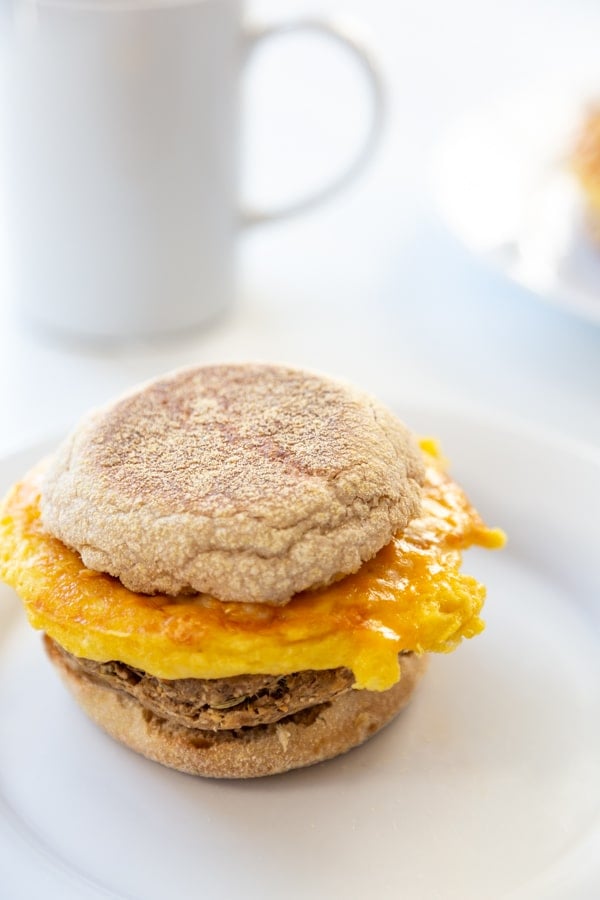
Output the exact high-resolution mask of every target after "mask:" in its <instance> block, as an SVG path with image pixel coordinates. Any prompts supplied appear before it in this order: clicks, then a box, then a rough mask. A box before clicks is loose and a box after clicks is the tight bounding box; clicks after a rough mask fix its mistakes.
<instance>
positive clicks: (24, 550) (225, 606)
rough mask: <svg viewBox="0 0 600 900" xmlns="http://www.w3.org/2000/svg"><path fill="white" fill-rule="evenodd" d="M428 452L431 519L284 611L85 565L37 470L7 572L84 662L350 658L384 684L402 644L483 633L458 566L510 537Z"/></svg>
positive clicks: (33, 615)
mask: <svg viewBox="0 0 600 900" xmlns="http://www.w3.org/2000/svg"><path fill="white" fill-rule="evenodd" d="M422 449H423V453H424V457H425V462H426V481H425V485H424V494H423V506H422V511H421V515H420V516H419V518H417V519H414V520H413V521H412V522H411V523H410V524H409V526H408V527H407V528H406V529H405V530H404V531H403V532H402V533H401V534H398V535H396V536H395V537H394V538H393V540H392V541H391V542H390V543H389V544H388V545H387V546H385V547H384V548H383V549H382V550H380V551H379V553H378V554H377V555H376V556H375V557H374V558H373V559H371V560H370V561H368V562H366V563H364V564H363V565H362V566H361V568H360V569H359V571H358V572H356V573H355V574H353V575H347V576H345V577H343V578H340V580H338V581H336V582H334V583H333V584H331V585H329V586H328V587H323V588H319V589H317V590H313V591H305V592H303V593H301V594H297V595H296V596H294V597H293V598H292V599H291V600H290V602H289V603H288V604H286V605H285V606H278V607H270V606H266V605H264V604H260V605H259V604H248V603H231V602H229V603H223V602H220V601H219V600H216V599H214V598H213V597H210V596H207V595H194V596H182V597H167V596H164V595H155V596H148V595H145V594H136V593H133V592H132V591H129V590H127V588H125V587H124V586H123V585H122V584H120V582H119V581H118V580H116V579H115V578H112V577H111V576H109V575H106V574H103V573H99V572H93V571H91V570H90V569H87V568H86V567H85V566H84V565H83V563H82V561H81V559H80V557H79V556H78V554H77V553H75V552H73V551H72V550H70V549H68V548H67V547H65V545H64V544H62V543H61V542H60V541H58V540H56V539H55V538H53V537H51V536H50V535H49V534H48V533H46V532H45V531H44V528H43V525H42V522H41V519H40V510H39V499H40V474H39V473H36V472H34V473H32V474H30V475H29V476H28V477H27V478H26V479H25V480H24V481H22V482H21V483H19V484H18V485H16V486H15V487H14V488H13V490H12V491H11V493H10V494H9V496H8V497H7V499H6V500H5V502H4V506H3V508H2V511H1V514H0V577H1V578H2V579H3V580H5V581H6V582H8V583H9V584H11V585H12V586H13V587H14V588H15V589H16V591H17V593H18V594H19V595H20V596H21V598H22V600H23V602H24V605H25V609H26V611H27V615H28V617H29V620H30V622H31V624H32V625H33V626H34V627H35V628H40V629H43V630H44V631H46V632H47V634H49V635H50V637H52V638H53V639H54V640H56V641H57V642H58V643H59V644H60V645H61V646H62V647H64V648H65V649H66V650H68V651H69V652H70V653H73V654H75V655H76V656H79V657H84V658H87V659H92V660H97V661H107V660H113V659H114V660H120V661H122V662H125V663H127V664H128V665H130V666H134V667H136V668H139V669H143V670H144V671H145V672H148V673H149V674H151V675H154V676H156V677H159V678H169V679H172V678H224V677H228V676H232V675H247V674H260V673H263V674H276V675H278V674H281V675H284V674H289V673H291V672H297V671H302V670H306V669H331V668H336V667H338V666H346V667H348V668H349V669H351V670H352V671H353V673H354V677H355V679H356V683H355V687H357V688H366V689H369V690H386V689H387V688H389V687H391V686H392V685H393V684H394V683H395V682H396V681H397V680H398V678H399V666H398V654H399V653H400V652H402V651H405V652H406V651H414V652H416V653H426V652H448V651H450V650H453V649H454V648H455V647H456V646H457V644H458V643H459V642H460V641H461V639H462V638H470V637H473V636H474V635H476V634H478V633H479V632H480V631H482V629H483V627H484V626H483V622H482V620H481V618H480V617H479V613H480V611H481V607H482V605H483V601H484V597H485V588H484V587H483V585H481V584H480V583H479V582H477V581H476V580H475V579H474V578H472V577H470V576H468V575H464V574H462V573H461V572H460V564H461V551H462V550H463V549H465V548H467V547H469V546H471V545H473V544H478V545H480V546H483V547H487V548H496V547H500V546H502V544H503V543H504V536H503V534H502V532H501V531H499V530H494V529H488V528H487V527H486V526H485V525H484V523H483V522H482V520H481V518H480V517H479V515H478V514H477V512H476V511H475V509H474V508H473V506H472V505H471V504H470V503H469V501H468V500H467V498H466V496H465V494H464V492H463V491H462V490H461V488H460V487H459V486H458V485H457V484H456V483H455V482H454V481H453V480H452V479H451V478H450V477H449V476H448V475H447V473H446V472H445V468H444V465H443V462H442V460H441V458H440V456H439V453H438V452H437V448H436V447H435V445H434V443H433V442H431V441H423V442H422Z"/></svg>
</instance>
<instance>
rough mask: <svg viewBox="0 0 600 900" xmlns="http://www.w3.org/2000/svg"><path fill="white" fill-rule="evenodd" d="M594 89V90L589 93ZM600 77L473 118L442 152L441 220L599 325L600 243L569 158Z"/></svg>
mask: <svg viewBox="0 0 600 900" xmlns="http://www.w3.org/2000/svg"><path fill="white" fill-rule="evenodd" d="M590 85H591V87H590ZM599 97H600V77H599V78H597V79H595V80H594V79H591V78H590V77H589V76H588V77H586V78H581V79H579V81H578V82H577V83H576V84H575V83H573V84H572V85H571V86H565V84H564V83H562V84H560V85H556V84H551V83H547V82H546V83H545V84H544V85H542V86H541V87H539V86H536V87H533V88H531V89H529V90H526V91H523V92H521V93H519V94H518V95H516V96H513V97H509V98H508V99H505V100H503V101H502V102H498V103H496V104H493V105H491V106H490V107H488V108H486V109H485V110H482V111H479V112H475V113H472V114H471V115H468V116H466V117H465V118H464V119H463V120H462V121H461V122H459V123H458V124H457V126H456V127H455V128H454V129H453V131H452V132H451V133H450V134H449V135H448V136H447V138H446V139H445V140H444V141H443V143H442V145H441V147H440V148H439V150H438V151H437V152H436V154H435V158H434V166H433V175H434V193H435V195H436V199H437V202H438V205H439V208H440V211H441V214H442V216H443V217H444V219H445V220H446V222H447V223H448V225H449V227H450V228H451V230H452V231H453V232H454V233H455V234H456V236H457V237H458V238H459V239H460V240H461V241H462V243H464V244H465V245H466V247H468V249H469V250H471V251H472V252H473V253H475V254H476V255H478V256H479V257H481V258H482V259H484V260H486V261H487V262H489V263H491V264H493V265H494V266H495V267H497V268H499V269H500V270H502V271H503V272H504V273H505V274H506V275H508V276H509V277H510V278H512V279H513V280H514V281H516V282H518V283H519V284H521V285H522V286H523V287H525V288H527V289H528V290H530V291H533V292H534V293H535V294H536V295H537V296H539V297H540V298H542V299H543V300H546V301H547V302H549V303H552V304H554V305H556V306H560V307H561V308H562V309H565V310H567V311H568V312H570V313H573V314H575V315H577V316H580V317H581V318H584V319H586V320H588V321H591V322H595V323H598V324H600V246H598V245H597V244H595V243H594V242H593V241H592V240H591V239H590V237H589V233H588V230H587V228H586V225H585V215H584V204H583V200H582V196H581V193H580V191H579V188H578V185H577V184H576V182H575V179H574V178H573V176H572V175H571V174H570V173H569V171H568V166H567V164H566V159H567V156H568V152H569V148H570V146H571V145H572V143H573V139H574V134H575V133H576V129H577V128H578V127H580V125H581V120H582V117H583V115H584V112H585V109H586V107H587V106H588V105H589V103H590V100H597V99H598V98H599Z"/></svg>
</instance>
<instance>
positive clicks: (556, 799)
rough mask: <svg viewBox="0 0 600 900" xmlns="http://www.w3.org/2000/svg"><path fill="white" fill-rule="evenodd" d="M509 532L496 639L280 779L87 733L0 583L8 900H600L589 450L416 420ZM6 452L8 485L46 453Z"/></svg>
mask: <svg viewBox="0 0 600 900" xmlns="http://www.w3.org/2000/svg"><path fill="white" fill-rule="evenodd" d="M406 416H407V418H408V419H409V421H411V422H412V424H413V425H414V426H416V427H417V428H418V429H421V430H422V431H426V432H429V433H435V434H438V435H439V436H440V437H441V438H442V439H443V444H444V447H445V449H446V451H447V453H448V455H449V456H450V457H451V458H452V459H453V460H454V463H455V464H454V467H453V470H454V471H455V473H456V474H457V476H458V477H459V478H460V479H461V480H462V481H463V483H464V484H465V485H466V486H467V487H468V489H469V492H470V493H471V495H472V497H473V499H474V500H475V501H476V502H477V503H478V504H479V506H480V508H481V509H482V511H483V512H484V513H485V515H486V517H487V519H488V521H489V522H490V523H493V524H498V525H502V526H503V527H504V528H505V529H506V530H507V531H508V533H509V535H510V543H509V545H508V547H507V548H506V550H505V551H503V552H501V553H496V554H494V553H486V552H483V551H473V552H470V553H469V554H468V555H467V559H466V566H465V568H466V570H467V571H470V572H472V573H474V574H476V575H477V576H479V577H480V578H482V579H484V580H485V581H486V583H487V584H488V587H489V596H488V602H487V605H486V619H487V623H488V627H487V630H486V631H485V633H484V634H483V635H482V636H481V637H480V638H478V639H476V640H474V641H472V642H468V643H466V644H464V645H463V646H462V647H461V648H460V649H459V650H458V651H457V652H456V653H455V654H453V655H451V656H448V657H439V658H435V659H434V660H433V663H432V666H431V669H430V672H429V674H428V677H427V678H426V679H425V681H424V682H423V684H422V685H421V686H420V689H419V691H418V693H417V695H416V696H415V698H414V702H413V703H412V704H411V705H410V707H409V708H408V709H407V710H406V711H405V712H404V713H403V714H402V715H401V716H400V717H399V718H398V719H397V720H396V721H395V722H394V723H393V724H392V725H391V726H390V727H388V728H387V729H385V731H384V732H382V733H381V734H380V735H378V736H377V737H376V738H375V739H373V740H372V741H371V742H369V743H368V744H366V745H365V746H364V747H362V748H360V749H358V750H355V751H353V752H352V753H349V754H348V755H347V756H344V757H341V758H338V759H337V760H334V761H332V762H329V763H325V764H322V765H319V766H315V767H313V768H311V769H306V770H303V771H298V772H294V773H290V774H288V775H284V776H280V777H275V778H271V779H262V780H257V781H249V782H245V783H243V782H242V783H237V782H216V781H208V780H202V779H195V778H192V777H189V776H186V775H181V774H178V773H176V772H171V771H169V770H167V769H164V768H162V767H161V766H158V765H156V764H154V763H151V762H148V761H146V760H144V759H142V758H141V757H138V756H136V755H135V754H133V753H131V752H129V751H128V750H126V749H125V748H123V747H121V746H120V745H118V744H116V743H114V742H113V741H112V740H110V739H109V738H108V737H106V736H105V735H104V734H103V733H101V732H100V731H99V730H98V729H96V727H95V726H94V725H92V724H91V723H90V722H89V721H88V720H87V719H86V718H85V716H84V715H83V713H81V712H80V711H79V710H78V709H77V708H76V707H75V706H74V704H73V703H72V701H71V699H70V697H69V696H67V695H66V694H65V692H64V691H63V689H62V687H61V685H60V684H59V683H58V680H57V678H56V677H55V674H54V672H53V671H52V670H51V669H50V666H49V664H48V663H47V662H46V660H45V658H44V655H43V653H42V652H41V647H40V639H39V636H38V635H37V634H34V633H33V632H32V631H31V630H30V629H29V628H28V626H27V625H26V624H25V622H24V617H23V614H22V613H21V611H20V607H19V605H18V603H17V602H16V600H15V599H14V596H13V594H12V592H11V591H9V590H8V589H3V590H2V593H1V594H0V610H1V613H2V629H1V635H2V639H1V643H0V729H1V734H2V737H1V740H0V795H1V805H0V895H1V896H2V898H3V900H17V898H18V900H21V898H23V900H25V898H26V900H30V898H32V897H42V896H43V897H44V898H56V900H86V898H98V897H106V896H109V897H127V898H135V900H159V898H160V900H163V898H165V897H173V898H178V900H190V898H198V897H210V898H211V900H214V898H223V900H225V898H227V900H230V898H236V897H242V896H243V897H245V898H247V900H252V898H261V900H263V898H281V897H286V898H306V897H309V896H310V897H316V898H344V900H352V898H357V900H358V898H361V900H362V898H365V897H377V898H394V900H396V898H399V897H406V898H410V900H419V898H423V900H433V898H443V900H451V898H457V900H470V898H473V900H482V898H485V900H490V898H497V897H513V898H517V897H519V898H544V900H549V898H565V900H567V898H569V900H571V898H575V897H576V898H578V900H581V898H591V897H598V896H600V817H599V816H600V810H599V806H600V791H599V788H600V627H599V622H600V591H599V587H600V580H599V575H598V538H597V534H598V524H597V523H598V510H599V509H600V459H599V458H598V455H595V454H594V453H593V452H591V451H587V450H585V449H582V448H578V447H576V446H571V445H569V444H563V443H561V442H557V441H555V440H549V439H547V438H545V437H544V436H536V435H535V434H531V433H529V432H528V431H526V430H523V429H521V428H506V427H504V426H500V425H497V424H494V423H487V424H486V423H483V422H481V421H479V422H478V421H477V420H474V419H470V418H468V417H463V416H459V415H450V414H447V413H445V414H440V413H426V412H423V411H421V412H419V413H415V414H414V415H412V416H410V414H409V413H406ZM39 452H40V451H39V449H38V450H37V451H31V452H28V453H24V454H22V455H21V456H20V457H18V458H14V457H13V458H11V459H8V460H5V461H4V462H2V463H0V481H1V482H2V484H3V486H5V485H6V484H8V483H9V482H10V481H12V480H13V479H14V478H15V477H16V476H17V475H18V474H19V473H20V472H21V471H23V470H24V469H26V468H27V467H28V466H29V465H30V463H31V462H32V461H33V460H34V459H35V458H36V457H37V456H38V455H39Z"/></svg>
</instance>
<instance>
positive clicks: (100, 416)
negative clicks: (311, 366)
mask: <svg viewBox="0 0 600 900" xmlns="http://www.w3.org/2000/svg"><path fill="white" fill-rule="evenodd" d="M422 482H423V462H422V458H421V454H420V452H419V449H418V447H417V445H416V443H415V441H414V440H413V438H412V436H411V435H410V433H409V431H408V430H407V429H406V428H405V426H404V425H403V424H402V423H401V422H399V421H398V419H397V418H396V417H395V416H394V415H392V413H391V412H389V411H388V410H387V409H386V408H385V407H383V406H382V405H380V404H379V403H378V402H377V401H376V400H374V399H372V398H371V397H369V396H368V395H366V394H363V393H361V392H359V391H356V390H354V389H353V388H351V387H349V386H347V385H345V384H343V383H339V382H336V381H333V380H331V379H328V378H324V377H322V376H319V375H315V374H312V373H307V372H304V371H301V370H295V369H289V368H284V367H280V366H269V365H228V366H227V365H225V366H208V367H201V368H193V369H187V370H183V371H179V372H176V373H174V374H173V375H171V376H167V377H165V378H162V379H160V380H157V381H154V382H152V383H150V384H148V385H146V386H144V387H143V388H141V389H139V390H137V391H135V392H133V393H131V394H129V395H127V396H126V397H124V398H122V399H121V400H120V401H118V402H116V403H114V404H112V405H110V406H108V407H106V408H104V409H102V410H99V411H96V412H95V413H93V414H92V415H90V416H88V417H87V418H86V419H85V420H84V421H83V422H82V424H81V425H80V426H79V427H78V428H77V429H76V430H75V432H74V433H73V434H72V435H71V437H70V438H69V439H67V441H66V442H65V443H64V444H63V445H62V447H61V448H60V449H59V451H58V452H57V454H56V455H55V457H54V459H53V460H52V462H51V464H50V466H49V469H48V471H47V474H46V477H45V481H44V486H43V493H42V516H43V521H44V525H45V527H46V528H47V529H48V530H49V531H50V532H51V533H52V534H53V535H54V536H55V537H57V538H59V539H60V540H61V541H63V542H64V543H65V544H67V545H68V546H69V547H72V548H73V549H75V550H76V551H77V552H78V553H79V554H80V555H81V558H82V559H83V561H84V563H85V565H86V566H88V567H89V568H90V569H95V570H97V571H102V572H107V573H108V574H110V575H114V576H116V577H117V578H119V579H120V581H121V582H122V583H123V584H124V585H125V586H126V587H127V588H129V589H130V590H132V591H138V592H141V593H148V594H153V593H158V592H161V593H166V594H171V595H178V594H181V593H186V592H203V593H207V594H212V595H213V596H214V597H216V598H218V599H220V600H234V601H235V600H238V601H246V602H266V603H271V604H281V603H285V602H287V601H288V600H289V598H290V597H291V596H292V595H293V594H295V593H297V592H299V591H302V590H305V589H307V588H311V587H313V586H316V585H321V584H325V583H328V582H329V581H331V580H332V579H334V578H335V577H336V576H338V575H339V574H349V573H351V572H354V571H356V570H357V569H358V568H359V567H360V565H361V563H362V562H363V561H364V560H366V559H370V558H371V557H372V556H373V555H374V554H375V553H376V552H377V551H378V550H379V549H380V548H381V547H382V546H384V545H385V544H386V543H387V542H388V541H389V540H390V539H391V538H392V536H393V535H394V533H395V532H397V531H399V530H401V529H402V528H404V527H405V526H406V525H407V524H408V522H409V521H410V520H411V519H412V518H413V517H414V516H415V515H416V514H417V513H418V512H419V509H420V502H421V485H422Z"/></svg>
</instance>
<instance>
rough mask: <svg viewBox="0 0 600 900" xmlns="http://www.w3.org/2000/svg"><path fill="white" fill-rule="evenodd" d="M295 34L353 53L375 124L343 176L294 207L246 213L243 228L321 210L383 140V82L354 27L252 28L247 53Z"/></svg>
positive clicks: (299, 23) (305, 23)
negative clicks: (323, 37) (270, 40)
mask: <svg viewBox="0 0 600 900" xmlns="http://www.w3.org/2000/svg"><path fill="white" fill-rule="evenodd" d="M295 31H305V32H312V33H316V34H321V35H326V36H327V37H329V38H332V39H333V40H334V41H336V42H337V43H338V44H341V45H342V46H343V47H344V48H345V49H347V50H349V51H350V53H351V54H352V55H353V56H354V58H355V59H356V61H357V62H358V63H359V65H360V66H361V68H362V70H363V72H364V75H365V77H366V80H367V83H368V85H369V88H370V91H371V122H370V125H369V128H368V130H367V132H366V135H365V137H364V138H363V140H362V142H361V144H360V147H359V149H358V151H357V152H356V154H355V156H354V158H353V159H352V161H351V162H350V164H349V165H348V166H347V167H346V168H345V169H344V171H343V172H341V173H340V174H339V175H336V176H335V177H334V178H333V179H332V180H331V181H329V182H328V183H327V184H325V185H323V186H322V187H320V188H317V189H316V190H314V191H313V192H312V193H310V194H309V195H308V196H307V197H304V198H303V199H301V200H296V201H294V202H293V203H289V204H286V205H285V206H281V207H279V208H275V209H260V208H258V209H245V210H243V211H242V224H243V225H255V224H258V223H261V222H273V221H276V220H278V219H285V218H288V217H289V216H295V215H297V214H298V213H302V212H304V211H305V210H307V209H311V208H312V207H313V206H318V205H319V204H320V203H322V202H323V201H324V200H328V199H329V198H330V197H332V196H333V195H334V194H337V192H338V191H340V190H341V189H342V188H344V187H346V185H347V184H349V183H350V182H351V181H353V179H354V178H355V177H356V176H357V175H358V173H359V172H360V171H361V170H362V169H363V167H364V166H365V164H366V163H367V162H368V160H369V158H370V157H371V155H372V153H373V151H374V150H375V148H376V146H377V144H378V143H379V138H380V137H381V131H382V126H383V120H384V108H385V90H384V87H383V81H382V78H381V74H380V71H379V69H378V67H377V65H376V63H375V61H374V59H373V56H372V54H371V53H370V51H369V50H368V49H367V47H366V46H365V44H364V42H363V40H362V39H361V37H360V35H359V34H358V32H357V29H356V28H355V27H354V26H350V25H349V24H348V23H346V22H342V21H334V20H331V21H327V20H323V19H310V18H308V19H304V18H303V19H295V20H293V21H291V22H282V23H276V24H275V25H266V26H258V27H250V28H247V29H246V40H247V50H248V52H250V51H252V50H253V49H254V48H255V46H256V45H257V44H258V43H259V42H261V41H264V40H265V39H267V38H271V37H277V36H280V35H286V34H290V33H291V32H295Z"/></svg>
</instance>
